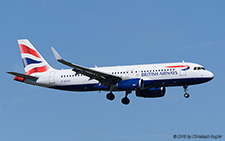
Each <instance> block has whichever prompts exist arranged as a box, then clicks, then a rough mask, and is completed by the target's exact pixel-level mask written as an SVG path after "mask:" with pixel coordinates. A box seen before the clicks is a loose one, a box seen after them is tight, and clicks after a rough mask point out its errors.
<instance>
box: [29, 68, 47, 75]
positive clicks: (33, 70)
mask: <svg viewBox="0 0 225 141" xmlns="http://www.w3.org/2000/svg"><path fill="white" fill-rule="evenodd" d="M47 70H48V67H47V66H42V67H35V68H33V69H31V70H30V71H28V72H26V75H30V74H32V73H35V72H45V71H47Z"/></svg>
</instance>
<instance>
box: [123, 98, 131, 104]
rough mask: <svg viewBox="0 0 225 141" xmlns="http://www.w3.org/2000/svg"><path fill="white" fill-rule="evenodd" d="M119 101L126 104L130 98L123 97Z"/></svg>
mask: <svg viewBox="0 0 225 141" xmlns="http://www.w3.org/2000/svg"><path fill="white" fill-rule="evenodd" d="M121 102H122V103H123V104H125V105H128V104H129V103H130V100H129V99H128V98H127V97H124V98H123V99H122V100H121Z"/></svg>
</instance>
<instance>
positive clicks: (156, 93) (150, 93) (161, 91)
mask: <svg viewBox="0 0 225 141" xmlns="http://www.w3.org/2000/svg"><path fill="white" fill-rule="evenodd" d="M165 92H166V88H165V87H159V88H149V89H145V90H136V96H137V97H144V98H155V97H163V96H164V95H165Z"/></svg>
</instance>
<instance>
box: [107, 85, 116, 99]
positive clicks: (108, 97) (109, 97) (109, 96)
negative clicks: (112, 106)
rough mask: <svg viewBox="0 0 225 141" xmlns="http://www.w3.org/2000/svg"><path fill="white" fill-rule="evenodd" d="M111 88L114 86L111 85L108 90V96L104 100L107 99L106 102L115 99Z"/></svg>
mask: <svg viewBox="0 0 225 141" xmlns="http://www.w3.org/2000/svg"><path fill="white" fill-rule="evenodd" d="M113 88H114V86H113V85H111V86H110V88H109V90H110V93H108V94H107V95H106V98H107V99H108V100H111V101H112V100H114V99H115V95H114V94H113V93H112V90H113Z"/></svg>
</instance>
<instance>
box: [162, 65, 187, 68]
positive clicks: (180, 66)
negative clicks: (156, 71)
mask: <svg viewBox="0 0 225 141" xmlns="http://www.w3.org/2000/svg"><path fill="white" fill-rule="evenodd" d="M166 67H167V68H183V67H189V66H188V65H177V66H166Z"/></svg>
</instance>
